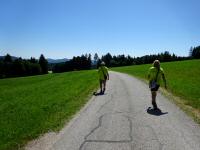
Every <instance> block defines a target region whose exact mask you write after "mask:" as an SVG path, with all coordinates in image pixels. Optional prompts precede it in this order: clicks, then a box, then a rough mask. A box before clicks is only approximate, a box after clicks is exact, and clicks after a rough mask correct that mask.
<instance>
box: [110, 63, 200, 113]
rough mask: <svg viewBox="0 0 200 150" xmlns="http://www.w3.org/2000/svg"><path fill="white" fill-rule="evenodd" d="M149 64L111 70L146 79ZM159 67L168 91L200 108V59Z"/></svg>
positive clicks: (165, 64) (162, 64)
mask: <svg viewBox="0 0 200 150" xmlns="http://www.w3.org/2000/svg"><path fill="white" fill-rule="evenodd" d="M150 66H151V64H147V65H137V66H136V65H135V66H128V67H117V68H112V70H114V71H119V72H123V73H127V74H130V75H133V76H136V77H138V78H141V79H147V73H148V69H149V67H150ZM161 67H162V68H163V69H164V72H165V75H166V78H167V85H168V91H170V92H172V93H173V94H174V95H176V96H179V97H181V98H183V99H184V100H186V101H185V104H186V105H190V106H192V107H194V108H196V109H198V110H200V60H189V61H177V62H168V63H161Z"/></svg>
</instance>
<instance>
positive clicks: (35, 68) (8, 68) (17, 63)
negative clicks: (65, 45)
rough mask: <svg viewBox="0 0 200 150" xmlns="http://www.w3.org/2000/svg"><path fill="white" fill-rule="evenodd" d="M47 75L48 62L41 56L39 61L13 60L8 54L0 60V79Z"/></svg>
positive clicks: (31, 59)
mask: <svg viewBox="0 0 200 150" xmlns="http://www.w3.org/2000/svg"><path fill="white" fill-rule="evenodd" d="M47 73H48V62H47V60H46V59H45V57H44V55H43V54H41V56H40V58H39V60H37V59H35V58H33V57H31V58H30V59H22V58H21V57H20V58H13V57H11V56H10V55H9V54H7V55H6V56H4V57H2V58H1V59H0V78H9V77H21V76H32V75H39V74H47Z"/></svg>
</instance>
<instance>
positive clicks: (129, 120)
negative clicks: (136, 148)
mask: <svg viewBox="0 0 200 150" xmlns="http://www.w3.org/2000/svg"><path fill="white" fill-rule="evenodd" d="M120 113H121V112H120ZM111 114H118V112H116V113H107V114H104V115H101V116H100V117H99V123H98V125H97V126H96V127H95V128H93V129H92V130H91V131H90V133H89V134H87V135H86V136H85V137H84V141H83V143H82V144H81V146H80V147H79V150H82V148H83V147H84V145H85V144H86V143H130V142H132V141H133V137H132V121H131V119H130V118H129V116H125V115H122V116H123V117H125V118H127V119H128V122H129V138H130V140H119V141H117V140H116V141H114V140H88V139H87V138H88V137H89V136H90V135H92V134H93V133H94V132H95V131H96V130H97V129H98V128H100V127H101V126H102V119H103V117H105V116H106V115H111Z"/></svg>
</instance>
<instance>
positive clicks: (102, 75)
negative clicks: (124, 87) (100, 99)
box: [98, 62, 109, 94]
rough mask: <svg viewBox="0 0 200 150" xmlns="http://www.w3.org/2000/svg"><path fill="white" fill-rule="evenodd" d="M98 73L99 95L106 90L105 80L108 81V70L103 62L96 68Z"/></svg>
mask: <svg viewBox="0 0 200 150" xmlns="http://www.w3.org/2000/svg"><path fill="white" fill-rule="evenodd" d="M98 73H99V84H100V89H101V91H100V93H101V94H104V92H105V90H106V80H109V74H108V68H107V67H106V66H105V63H104V62H101V65H100V67H99V68H98Z"/></svg>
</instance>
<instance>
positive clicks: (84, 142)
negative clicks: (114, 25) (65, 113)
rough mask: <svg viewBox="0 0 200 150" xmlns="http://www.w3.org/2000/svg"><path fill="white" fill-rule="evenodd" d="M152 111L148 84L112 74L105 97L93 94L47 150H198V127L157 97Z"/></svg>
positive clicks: (199, 129)
mask: <svg viewBox="0 0 200 150" xmlns="http://www.w3.org/2000/svg"><path fill="white" fill-rule="evenodd" d="M157 103H158V106H159V108H160V109H161V112H159V111H153V110H151V109H149V107H151V101H150V92H149V89H148V86H147V85H146V84H145V83H143V82H141V81H140V80H138V79H135V78H133V77H131V76H129V75H126V74H122V73H117V72H110V80H109V81H108V84H107V90H106V92H105V94H104V95H99V96H93V97H92V99H91V100H90V101H89V103H88V104H87V105H86V106H85V107H84V108H83V109H82V111H81V112H80V113H79V114H78V115H77V116H76V117H75V118H74V119H73V120H72V121H71V122H70V123H69V124H68V126H67V127H65V128H64V129H63V130H62V131H61V132H60V134H59V138H57V140H56V141H55V142H54V144H53V145H51V146H50V148H49V149H51V150H200V127H199V125H197V124H196V123H194V122H193V121H192V119H191V118H189V117H188V116H187V115H186V114H185V113H184V112H182V111H181V110H180V109H179V108H178V107H177V106H175V105H174V104H172V103H171V102H170V101H169V100H167V99H166V98H165V97H164V96H162V95H161V94H158V96H157Z"/></svg>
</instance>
